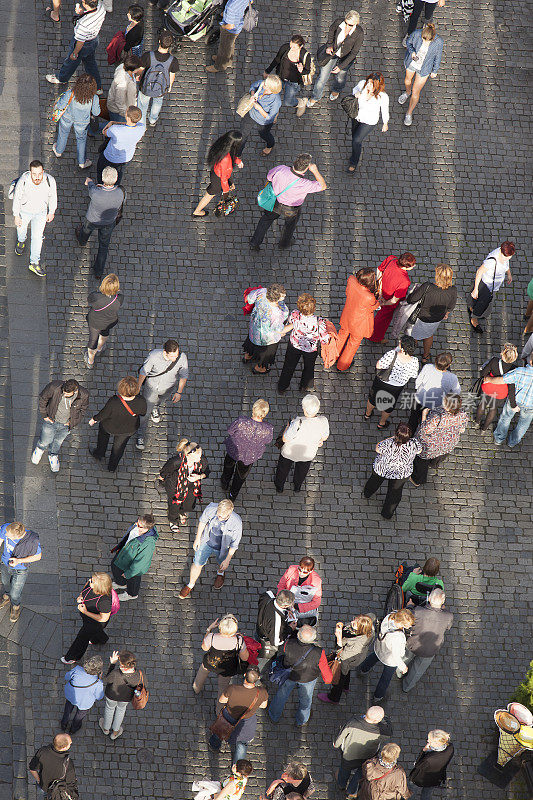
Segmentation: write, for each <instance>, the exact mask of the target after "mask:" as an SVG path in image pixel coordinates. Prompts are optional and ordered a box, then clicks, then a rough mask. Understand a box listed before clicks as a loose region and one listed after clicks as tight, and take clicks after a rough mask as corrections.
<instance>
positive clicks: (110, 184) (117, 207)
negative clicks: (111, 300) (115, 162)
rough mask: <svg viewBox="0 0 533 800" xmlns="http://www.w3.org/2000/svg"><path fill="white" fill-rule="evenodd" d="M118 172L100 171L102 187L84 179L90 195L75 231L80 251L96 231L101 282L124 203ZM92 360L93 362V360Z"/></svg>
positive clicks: (111, 169)
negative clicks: (85, 209) (83, 216)
mask: <svg viewBox="0 0 533 800" xmlns="http://www.w3.org/2000/svg"><path fill="white" fill-rule="evenodd" d="M117 180H118V172H117V170H116V169H115V168H114V167H105V168H104V169H103V170H102V183H101V184H96V183H95V182H94V181H92V180H91V179H90V178H86V179H85V186H87V189H88V191H89V197H90V201H89V207H88V209H87V213H86V214H85V219H84V220H83V222H82V224H81V225H80V226H79V227H78V228H76V239H77V241H78V244H79V245H80V247H85V245H86V244H87V242H88V241H89V237H90V236H91V233H92V232H93V231H94V230H97V231H98V252H97V254H96V258H95V260H94V263H93V265H92V271H93V275H94V277H95V278H97V279H99V280H101V278H102V275H103V274H104V270H105V265H106V262H107V253H108V250H109V244H110V242H111V236H112V234H113V231H114V230H115V225H116V224H117V220H118V217H119V214H120V213H121V211H122V207H123V205H124V200H125V192H124V189H123V188H122V186H117ZM93 360H94V359H93Z"/></svg>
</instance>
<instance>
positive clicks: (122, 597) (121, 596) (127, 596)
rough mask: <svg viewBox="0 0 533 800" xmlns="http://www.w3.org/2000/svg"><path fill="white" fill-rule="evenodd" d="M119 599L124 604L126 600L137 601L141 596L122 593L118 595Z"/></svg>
mask: <svg viewBox="0 0 533 800" xmlns="http://www.w3.org/2000/svg"><path fill="white" fill-rule="evenodd" d="M117 597H118V599H119V600H120V601H121V602H122V601H124V600H137V598H138V597H139V595H138V594H128V593H127V592H120V594H119V595H117Z"/></svg>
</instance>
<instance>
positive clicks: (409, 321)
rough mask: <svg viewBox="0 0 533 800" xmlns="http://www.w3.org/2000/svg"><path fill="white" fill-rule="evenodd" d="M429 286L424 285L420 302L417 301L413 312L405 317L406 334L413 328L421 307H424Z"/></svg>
mask: <svg viewBox="0 0 533 800" xmlns="http://www.w3.org/2000/svg"><path fill="white" fill-rule="evenodd" d="M430 286H431V284H430V283H428V284H427V285H426V288H425V289H424V293H423V295H422V297H421V298H420V300H417V301H416V303H414V306H415V307H414V309H413V312H412V313H411V314H410V315H409V316H408V317H407V319H406V321H405V326H404V327H405V329H406V332H407V333H408V332H409V330H410V329H411V328H412V327H413V326H414V324H415V322H416V321H417V320H418V317H419V316H420V311H421V310H422V306H423V305H424V300H425V299H426V294H427V293H428V289H429V287H430Z"/></svg>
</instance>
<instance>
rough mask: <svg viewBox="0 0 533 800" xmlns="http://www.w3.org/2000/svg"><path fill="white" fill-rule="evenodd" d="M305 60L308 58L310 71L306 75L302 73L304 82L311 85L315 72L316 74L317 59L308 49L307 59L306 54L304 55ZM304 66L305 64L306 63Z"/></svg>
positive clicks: (305, 84)
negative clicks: (315, 59)
mask: <svg viewBox="0 0 533 800" xmlns="http://www.w3.org/2000/svg"><path fill="white" fill-rule="evenodd" d="M305 60H307V64H308V66H309V72H307V73H306V74H305V75H302V83H303V85H304V86H311V84H312V83H313V80H314V77H315V74H316V64H315V61H314V59H313V56H312V55H311V53H310V52H309V51H307V59H305V56H304V61H305ZM302 63H303V62H302ZM304 66H305V64H304Z"/></svg>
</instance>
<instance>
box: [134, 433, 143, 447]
mask: <svg viewBox="0 0 533 800" xmlns="http://www.w3.org/2000/svg"><path fill="white" fill-rule="evenodd" d="M135 447H136V448H137V450H144V439H143V437H142V436H137V441H136V442H135Z"/></svg>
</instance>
